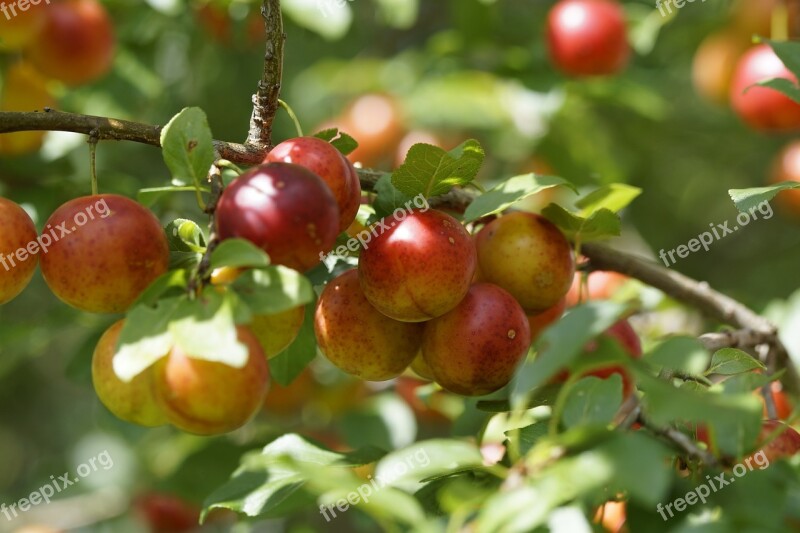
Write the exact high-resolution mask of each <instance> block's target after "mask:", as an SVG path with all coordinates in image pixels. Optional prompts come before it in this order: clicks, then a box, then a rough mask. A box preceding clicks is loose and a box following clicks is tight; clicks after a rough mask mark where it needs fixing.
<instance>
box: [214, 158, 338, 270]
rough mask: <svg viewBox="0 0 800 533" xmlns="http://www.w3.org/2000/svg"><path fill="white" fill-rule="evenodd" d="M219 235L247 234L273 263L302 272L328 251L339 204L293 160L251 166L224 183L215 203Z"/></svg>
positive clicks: (313, 176)
mask: <svg viewBox="0 0 800 533" xmlns="http://www.w3.org/2000/svg"><path fill="white" fill-rule="evenodd" d="M216 221H217V232H218V233H219V236H220V238H222V239H229V238H233V237H239V238H243V239H247V240H249V241H250V242H252V243H253V244H255V245H256V246H258V247H260V248H261V249H263V250H264V251H265V252H267V253H268V254H269V256H270V258H271V260H272V263H273V264H277V265H285V266H288V267H290V268H294V269H296V270H299V271H301V272H304V271H306V270H308V269H310V268H311V267H313V266H314V265H316V264H317V263H319V262H320V260H321V256H322V255H323V254H326V253H328V252H330V251H331V249H332V248H333V245H334V244H335V243H336V236H337V235H338V234H339V231H338V230H339V209H338V207H337V206H336V200H335V199H334V197H333V193H331V190H330V188H329V187H328V186H327V185H325V182H323V181H322V178H320V177H319V176H317V175H316V174H314V173H313V172H311V171H310V170H308V169H307V168H304V167H301V166H300V165H295V164H292V163H269V164H266V165H261V166H258V167H255V168H253V169H251V170H249V171H247V172H245V173H244V174H242V175H241V176H239V177H238V178H236V179H235V180H234V181H233V182H232V183H231V184H230V185H228V186H227V187H226V188H225V191H224V192H223V193H222V196H221V197H220V199H219V203H218V204H217V211H216Z"/></svg>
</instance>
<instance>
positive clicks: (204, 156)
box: [161, 107, 214, 188]
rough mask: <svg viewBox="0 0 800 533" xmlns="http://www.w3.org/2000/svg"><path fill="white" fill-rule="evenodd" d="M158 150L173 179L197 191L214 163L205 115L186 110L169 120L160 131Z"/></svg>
mask: <svg viewBox="0 0 800 533" xmlns="http://www.w3.org/2000/svg"><path fill="white" fill-rule="evenodd" d="M161 150H162V153H163V155H164V162H165V163H166V164H167V168H169V171H170V173H171V174H172V177H173V178H175V179H177V180H183V181H186V182H189V183H194V185H195V187H196V188H200V187H201V184H202V183H203V182H204V181H205V179H206V178H207V177H208V171H209V169H210V168H211V165H212V164H213V163H214V142H213V137H212V135H211V128H209V126H208V118H207V117H206V114H205V112H204V111H203V110H202V109H200V108H198V107H187V108H184V109H183V110H182V111H181V112H180V113H178V114H177V115H175V116H174V117H172V120H170V121H169V123H168V124H167V125H166V126H164V129H163V130H161Z"/></svg>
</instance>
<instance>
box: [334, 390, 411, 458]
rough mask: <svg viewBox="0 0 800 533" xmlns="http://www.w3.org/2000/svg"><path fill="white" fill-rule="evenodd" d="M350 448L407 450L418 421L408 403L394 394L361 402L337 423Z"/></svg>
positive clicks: (384, 394)
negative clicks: (375, 447)
mask: <svg viewBox="0 0 800 533" xmlns="http://www.w3.org/2000/svg"><path fill="white" fill-rule="evenodd" d="M338 426H339V431H340V432H341V434H342V435H343V436H344V437H345V441H346V442H347V444H348V445H349V446H354V447H358V446H366V445H373V446H378V447H379V448H383V449H387V450H392V449H397V448H402V447H403V446H408V445H409V444H411V443H412V442H414V438H415V437H416V435H417V419H416V418H415V417H414V412H413V411H412V410H411V407H409V405H408V403H407V402H406V401H405V400H403V399H402V398H400V396H399V395H397V394H393V393H382V394H378V395H375V396H372V397H370V398H368V399H367V400H365V401H364V402H362V403H361V404H360V405H359V406H358V407H357V408H356V409H354V410H351V411H350V412H348V413H346V414H345V415H344V416H343V417H342V420H341V421H340V422H339V423H338Z"/></svg>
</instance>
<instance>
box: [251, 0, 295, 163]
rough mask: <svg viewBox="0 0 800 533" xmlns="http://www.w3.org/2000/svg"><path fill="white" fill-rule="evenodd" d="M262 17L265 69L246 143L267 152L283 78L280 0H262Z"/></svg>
mask: <svg viewBox="0 0 800 533" xmlns="http://www.w3.org/2000/svg"><path fill="white" fill-rule="evenodd" d="M261 16H262V17H263V18H264V29H265V31H266V33H267V49H266V51H265V52H264V71H263V72H262V74H261V80H260V81H259V82H258V90H257V91H256V94H254V95H253V114H252V116H251V117H250V132H249V133H248V134H247V142H246V143H245V144H247V145H248V146H253V147H256V148H257V149H260V150H262V153H263V154H266V152H268V151H269V150H270V148H272V122H273V120H274V119H275V114H276V113H277V112H278V98H279V97H280V93H281V79H282V77H283V45H284V42H285V41H286V34H285V33H284V32H283V17H281V3H280V0H263V2H262V4H261ZM262 159H263V157H262Z"/></svg>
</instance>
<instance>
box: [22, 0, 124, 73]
mask: <svg viewBox="0 0 800 533" xmlns="http://www.w3.org/2000/svg"><path fill="white" fill-rule="evenodd" d="M45 13H46V17H45V23H44V27H43V28H42V31H41V33H40V34H39V37H38V38H37V39H36V42H34V43H33V44H32V45H31V46H30V47H29V48H28V50H27V55H28V58H29V59H30V60H31V62H32V63H33V64H34V65H35V66H36V68H38V69H39V70H40V71H41V72H42V73H43V74H45V75H46V76H49V77H51V78H55V79H57V80H61V81H63V82H65V83H67V84H70V85H81V84H83V83H88V82H92V81H95V80H97V79H99V78H101V77H103V76H104V75H105V74H106V73H107V72H108V71H109V69H110V68H111V64H112V62H113V61H114V54H115V48H116V43H115V38H114V27H113V24H112V22H111V18H110V17H109V15H108V12H107V11H106V9H105V8H104V7H103V6H102V5H101V4H100V2H98V1H97V0H63V1H60V2H53V3H52V5H50V6H48V8H47V9H46V10H45Z"/></svg>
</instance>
